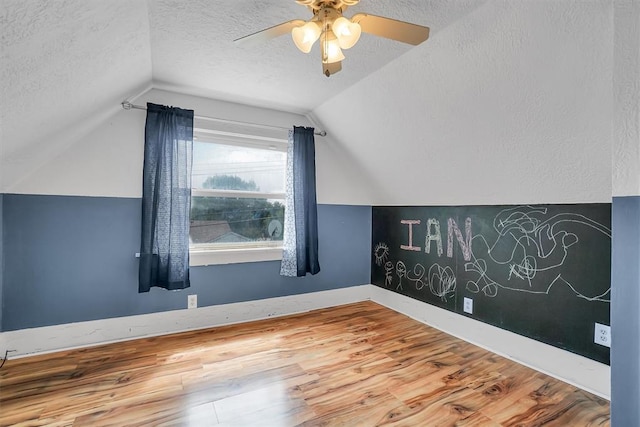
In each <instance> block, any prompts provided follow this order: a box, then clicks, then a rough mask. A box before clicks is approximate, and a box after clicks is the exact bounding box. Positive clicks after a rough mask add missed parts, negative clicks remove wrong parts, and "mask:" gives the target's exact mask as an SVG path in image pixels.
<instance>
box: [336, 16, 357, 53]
mask: <svg viewBox="0 0 640 427" xmlns="http://www.w3.org/2000/svg"><path fill="white" fill-rule="evenodd" d="M331 29H332V30H333V32H334V34H335V35H336V37H337V38H338V43H339V44H340V47H341V48H342V49H349V48H351V47H353V46H355V44H356V43H358V40H360V34H361V33H362V28H361V27H360V24H358V23H357V22H351V21H350V20H348V19H347V18H345V17H344V16H341V17H339V18H338V19H336V20H335V21H333V25H332V26H331Z"/></svg>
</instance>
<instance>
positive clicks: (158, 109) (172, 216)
mask: <svg viewBox="0 0 640 427" xmlns="http://www.w3.org/2000/svg"><path fill="white" fill-rule="evenodd" d="M192 160H193V110H183V109H180V108H175V107H167V106H164V105H156V104H151V103H148V104H147V121H146V125H145V135H144V169H143V185H142V238H141V243H140V270H139V274H138V291H139V292H149V290H150V288H151V287H153V286H157V287H160V288H165V289H170V290H174V289H184V288H188V287H189V286H190V284H189V212H190V210H191V165H192Z"/></svg>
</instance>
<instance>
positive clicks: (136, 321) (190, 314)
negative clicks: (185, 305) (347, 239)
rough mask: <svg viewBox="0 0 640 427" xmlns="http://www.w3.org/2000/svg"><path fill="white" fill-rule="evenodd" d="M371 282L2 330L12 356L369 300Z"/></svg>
mask: <svg viewBox="0 0 640 427" xmlns="http://www.w3.org/2000/svg"><path fill="white" fill-rule="evenodd" d="M370 287H371V286H370V285H362V286H353V287H348V288H341V289H333V290H328V291H321V292H312V293H307V294H299V295H290V296H286V297H278V298H269V299H263V300H256V301H247V302H239V303H233V304H222V305H215V306H209V307H201V308H195V309H191V310H187V309H185V310H172V311H164V312H159V313H151V314H142V315H137V316H126V317H117V318H112V319H101V320H91V321H87V322H77V323H68V324H63V325H55V326H44V327H40V328H29V329H21V330H17V331H8V332H2V333H0V350H1V351H2V355H0V357H3V356H4V352H5V350H9V351H10V353H9V358H10V359H15V358H18V357H25V356H33V355H36V354H45V353H51V352H55V351H61V350H70V349H73V348H79V347H88V346H95V345H100V344H108V343H112V342H119V341H127V340H131V339H137V338H146V337H152V336H158V335H166V334H171V333H176V332H184V331H190V330H195V329H204V328H211V327H215V326H222V325H230V324H233V323H242V322H249V321H252V320H261V319H266V318H270V317H279V316H286V315H289V314H296V313H303V312H306V311H310V310H315V309H319V308H327V307H333V306H336V305H343V304H349V303H353V302H358V301H363V300H365V299H367V297H366V295H367V294H368V293H369V289H370Z"/></svg>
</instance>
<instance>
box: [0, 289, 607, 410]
mask: <svg viewBox="0 0 640 427" xmlns="http://www.w3.org/2000/svg"><path fill="white" fill-rule="evenodd" d="M365 300H372V301H374V302H376V303H378V304H380V305H384V306H386V307H388V308H390V309H392V310H394V311H397V312H399V313H402V314H404V315H406V316H409V317H412V318H414V319H416V320H418V321H419V322H422V323H424V324H426V325H429V326H432V327H434V328H436V329H439V330H441V331H443V332H445V333H447V334H450V335H453V336H455V337H457V338H460V339H462V340H464V341H467V342H469V343H471V344H475V345H477V346H479V347H482V348H484V349H486V350H489V351H491V352H493V353H496V354H499V355H501V356H503V357H506V358H508V359H510V360H513V361H515V362H518V363H520V364H522V365H525V366H528V367H530V368H533V369H535V370H537V371H540V372H543V373H545V374H547V375H550V376H552V377H555V378H558V379H560V380H562V381H564V382H566V383H569V384H572V385H575V386H576V387H579V388H581V389H583V390H586V391H588V392H590V393H593V394H595V395H597V396H600V397H603V398H605V399H610V396H611V369H610V367H609V366H607V365H605V364H602V363H599V362H596V361H593V360H591V359H587V358H585V357H582V356H578V355H576V354H573V353H570V352H567V351H564V350H561V349H558V348H556V347H552V346H549V345H547V344H543V343H541V342H538V341H535V340H532V339H529V338H526V337H523V336H520V335H517V334H514V333H512V332H509V331H505V330H503V329H500V328H496V327H495V326H491V325H488V324H486V323H482V322H479V321H476V320H473V319H471V318H468V317H466V316H461V315H459V314H456V313H453V312H451V311H447V310H443V309H441V308H438V307H435V306H432V305H430V304H426V303H423V302H421V301H418V300H415V299H413V298H409V297H406V296H403V295H400V294H398V293H395V292H392V291H389V290H386V289H383V288H380V287H378V286H374V285H361V286H354V287H349V288H342V289H334V290H329V291H321V292H313V293H308V294H300V295H291V296H286V297H279V298H269V299H264V300H258V301H248V302H240V303H234V304H224V305H217V306H210V307H202V308H197V309H192V310H174V311H166V312H160V313H152V314H144V315H139V316H127V317H119V318H113V319H103V320H93V321H88V322H78V323H69V324H65V325H56V326H46V327H41V328H32V329H22V330H18V331H9V332H3V333H0V351H1V352H2V354H1V355H0V357H3V356H4V351H5V350H6V349H8V350H15V351H14V352H11V353H9V358H11V359H14V358H18V357H24V356H31V355H35V354H44V353H51V352H54V351H60V350H68V349H72V348H78V347H88V346H94V345H100V344H107V343H111V342H118V341H127V340H131V339H136V338H145V337H151V336H157V335H165V334H170V333H176V332H183V331H189V330H195V329H203V328H211V327H215V326H222V325H229V324H233V323H241V322H249V321H252V320H260V319H266V318H270V317H279V316H286V315H289V314H296V313H303V312H306V311H310V310H315V309H319V308H327V307H333V306H337V305H343V304H349V303H353V302H359V301H365Z"/></svg>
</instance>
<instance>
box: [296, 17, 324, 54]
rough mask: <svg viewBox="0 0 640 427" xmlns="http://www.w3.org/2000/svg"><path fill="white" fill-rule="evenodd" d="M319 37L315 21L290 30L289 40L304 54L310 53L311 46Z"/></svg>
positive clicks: (318, 28) (318, 29)
mask: <svg viewBox="0 0 640 427" xmlns="http://www.w3.org/2000/svg"><path fill="white" fill-rule="evenodd" d="M318 37H320V27H319V26H318V23H317V22H315V21H309V22H307V23H306V24H304V25H303V26H301V27H296V28H294V29H293V30H291V38H293V42H294V43H295V45H296V47H297V48H298V49H300V50H301V51H302V52H304V53H309V52H310V51H311V46H313V44H314V43H315V42H316V40H318Z"/></svg>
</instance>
